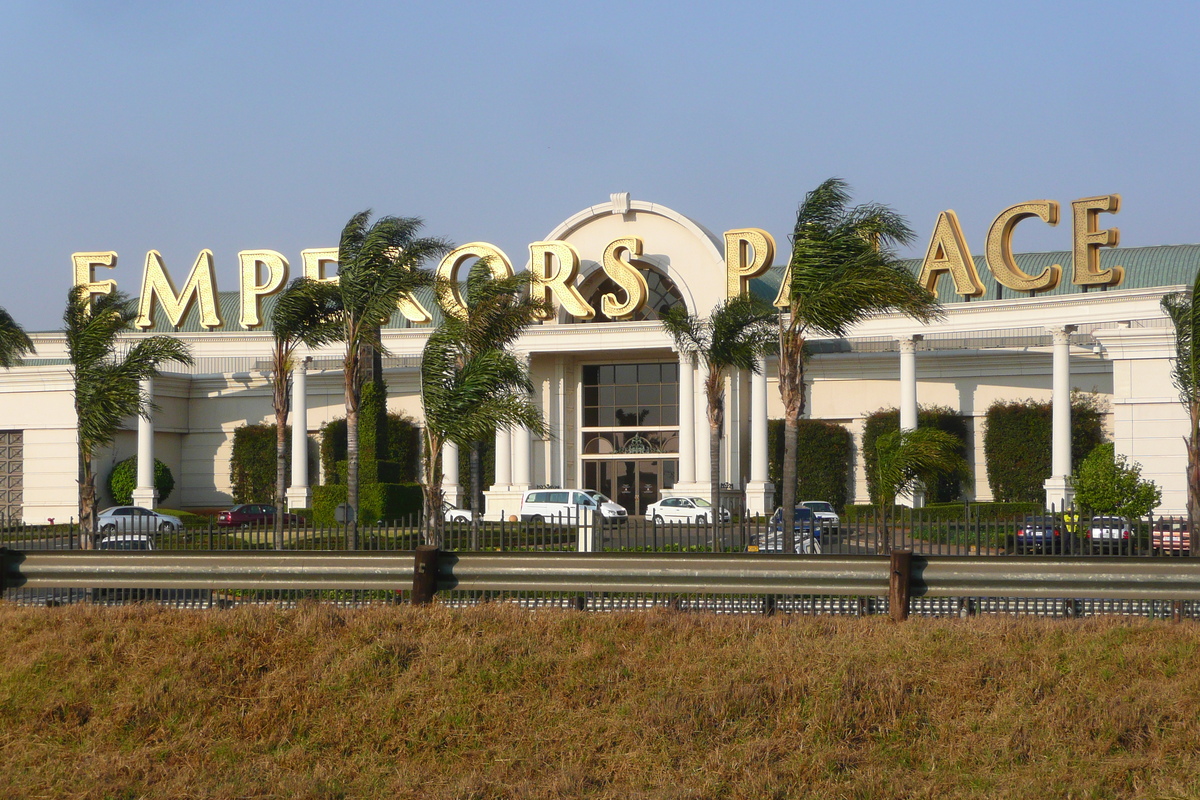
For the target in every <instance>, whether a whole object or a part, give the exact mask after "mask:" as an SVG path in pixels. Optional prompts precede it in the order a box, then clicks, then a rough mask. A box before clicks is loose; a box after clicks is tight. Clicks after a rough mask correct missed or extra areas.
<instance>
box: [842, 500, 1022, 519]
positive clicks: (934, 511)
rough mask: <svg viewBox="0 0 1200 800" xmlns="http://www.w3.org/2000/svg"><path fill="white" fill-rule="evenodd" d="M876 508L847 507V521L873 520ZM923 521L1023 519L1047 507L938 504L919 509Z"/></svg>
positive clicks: (868, 506)
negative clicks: (969, 518)
mask: <svg viewBox="0 0 1200 800" xmlns="http://www.w3.org/2000/svg"><path fill="white" fill-rule="evenodd" d="M874 513H875V506H873V505H864V504H861V503H859V504H855V505H850V506H846V513H845V518H846V520H847V521H851V522H853V521H855V520H858V519H871V517H872V515H873V514H874ZM918 513H920V515H921V519H924V520H928V521H930V522H942V521H948V522H953V521H956V520H961V519H964V518H966V517H967V515H968V513H969V514H970V517H971V519H981V520H990V519H1003V518H1005V517H1023V516H1025V515H1026V514H1041V513H1045V505H1044V504H1043V503H1040V502H1036V503H938V504H935V505H928V506H925V507H924V508H921V509H918Z"/></svg>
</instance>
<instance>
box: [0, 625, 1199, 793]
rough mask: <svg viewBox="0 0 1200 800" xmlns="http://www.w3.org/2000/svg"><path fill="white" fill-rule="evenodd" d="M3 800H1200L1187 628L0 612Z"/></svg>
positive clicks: (1194, 678)
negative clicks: (49, 799) (1051, 799)
mask: <svg viewBox="0 0 1200 800" xmlns="http://www.w3.org/2000/svg"><path fill="white" fill-rule="evenodd" d="M0 631H2V634H3V642H2V645H0V796H3V797H12V798H17V797H21V798H32V797H86V798H141V797H148V798H184V797H202V798H241V797H253V798H276V797H279V798H282V797H300V798H342V797H347V798H371V797H386V798H393V797H396V798H500V797H521V798H568V797H596V798H601V797H602V798H723V797H731V798H783V797H817V798H822V800H832V798H946V797H967V798H1047V797H1062V798H1126V797H1129V798H1134V797H1136V798H1143V797H1161V798H1185V797H1200V668H1198V664H1197V658H1198V655H1200V626H1198V625H1194V624H1189V623H1185V624H1180V625H1172V624H1170V623H1146V622H1130V621H1120V620H1096V621H1042V620H1035V619H973V620H967V621H960V620H943V621H934V620H920V619H913V620H910V621H908V622H906V623H903V624H899V625H897V624H893V623H890V622H888V621H887V620H884V619H834V618H783V617H775V618H757V617H756V618H736V617H718V616H710V615H695V614H682V613H670V612H662V613H638V614H582V613H571V612H524V611H519V610H515V609H513V608H509V607H505V606H503V605H499V604H493V605H491V606H486V607H482V608H478V609H473V610H448V609H445V608H441V607H432V608H426V609H413V608H410V607H404V606H395V607H379V608H370V609H363V610H337V609H334V608H332V607H329V606H319V605H312V606H307V607H303V608H300V609H298V610H277V609H270V608H259V609H247V610H239V611H225V612H185V611H175V610H166V609H159V608H154V607H126V608H93V607H86V606H80V607H64V608H52V609H32V608H17V607H13V606H8V605H5V604H0Z"/></svg>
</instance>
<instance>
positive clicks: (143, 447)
mask: <svg viewBox="0 0 1200 800" xmlns="http://www.w3.org/2000/svg"><path fill="white" fill-rule="evenodd" d="M141 395H142V403H143V404H145V405H147V406H149V405H150V404H151V403H153V402H154V379H153V378H146V379H145V380H144V381H142V386H141ZM153 415H154V411H153V410H152V409H151V410H148V412H147V416H145V417H143V416H141V415H138V435H137V443H138V452H137V488H136V489H134V490H133V504H134V505H135V506H144V507H146V508H154V507H155V506H156V505H157V504H158V492H157V491H155V489H154V416H153Z"/></svg>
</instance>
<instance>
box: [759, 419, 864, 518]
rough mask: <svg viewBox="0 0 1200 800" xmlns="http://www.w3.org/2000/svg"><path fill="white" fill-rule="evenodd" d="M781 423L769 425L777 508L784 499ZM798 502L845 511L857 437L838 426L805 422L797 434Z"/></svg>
mask: <svg viewBox="0 0 1200 800" xmlns="http://www.w3.org/2000/svg"><path fill="white" fill-rule="evenodd" d="M783 432H784V423H783V420H781V419H773V420H770V421H769V422H768V423H767V477H768V479H769V480H770V481H771V482H772V483H774V484H775V505H779V504H780V503H781V502H782V497H783ZM796 462H797V469H796V499H797V500H825V501H826V502H828V503H832V504H833V507H834V508H842V507H843V506H845V505H846V500H848V499H849V496H850V476H851V474H852V473H851V470H852V469H853V464H854V434H852V433H850V431H848V430H846V428H844V427H843V426H841V425H838V424H837V423H836V422H825V421H824V420H819V419H802V420H800V421H799V425H798V427H797V431H796Z"/></svg>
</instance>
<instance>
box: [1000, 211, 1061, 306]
mask: <svg viewBox="0 0 1200 800" xmlns="http://www.w3.org/2000/svg"><path fill="white" fill-rule="evenodd" d="M1028 217H1039V218H1040V219H1041V220H1042V221H1043V222H1045V223H1046V224H1048V225H1057V224H1058V203H1056V202H1054V201H1053V200H1032V201H1030V202H1028V203H1017V204H1016V205H1013V206H1009V207H1008V208H1006V209H1004V210H1003V211H1001V212H1000V215H999V216H997V217H996V219H995V220H994V221H993V222H992V227H991V228H989V229H988V235H987V265H988V269H990V270H991V271H992V274H993V275H995V276H996V281H997V282H999V284H1000V285H1001V286H1007V287H1008V288H1009V289H1014V290H1016V291H1018V292H1043V291H1049V290H1050V289H1054V288H1055V287H1057V286H1058V282H1059V279H1060V277H1061V275H1062V265H1061V264H1053V265H1051V266H1049V267H1046V268H1045V269H1044V270H1042V271H1041V273H1039V274H1038V275H1037V276H1036V277H1034V276H1032V275H1029V274H1028V273H1026V272H1025V271H1024V270H1022V269H1021V268H1020V267H1018V266H1017V262H1016V259H1014V258H1013V252H1012V235H1013V229H1014V228H1016V227H1017V223H1018V222H1020V221H1021V220H1023V219H1027V218H1028Z"/></svg>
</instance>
